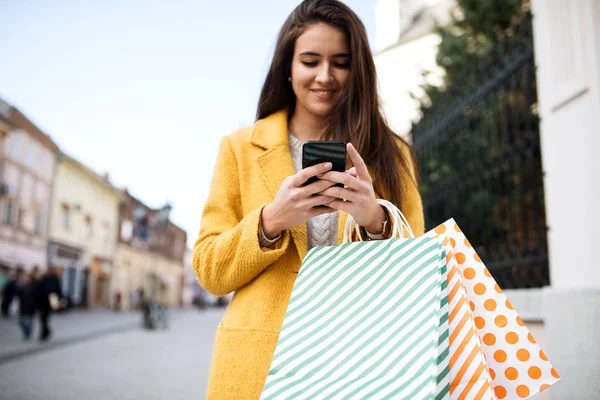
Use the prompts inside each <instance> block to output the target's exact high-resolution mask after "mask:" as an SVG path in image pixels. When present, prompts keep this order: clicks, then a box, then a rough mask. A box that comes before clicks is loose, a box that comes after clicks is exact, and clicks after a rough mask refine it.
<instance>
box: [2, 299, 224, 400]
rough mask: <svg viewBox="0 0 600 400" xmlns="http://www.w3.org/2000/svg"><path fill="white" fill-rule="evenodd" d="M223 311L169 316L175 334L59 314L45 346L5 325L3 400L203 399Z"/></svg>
mask: <svg viewBox="0 0 600 400" xmlns="http://www.w3.org/2000/svg"><path fill="white" fill-rule="evenodd" d="M223 310H224V309H221V308H209V309H207V310H205V311H201V310H199V309H196V308H184V309H175V310H169V327H168V329H167V330H156V331H148V330H143V329H142V328H141V314H140V313H139V312H138V313H134V312H124V313H115V312H109V311H88V312H85V313H84V312H72V313H66V314H63V315H55V316H54V317H53V320H52V325H53V328H54V332H55V335H54V337H53V339H52V340H51V341H50V342H49V343H44V344H39V343H38V342H35V341H34V342H31V343H23V342H22V340H21V336H20V332H19V328H18V326H17V322H16V320H15V319H14V318H13V319H12V320H6V319H2V320H0V377H1V378H0V399H1V400H37V399H40V400H41V399H44V400H71V399H73V400H76V399H77V400H79V399H86V400H88V399H89V400H96V399H98V400H110V399H120V400H121V399H123V400H124V399H201V398H204V392H205V390H206V382H207V378H208V371H209V367H210V360H211V351H212V343H213V338H214V334H215V332H216V328H217V325H218V323H219V320H220V318H221V315H222V312H223ZM36 322H37V321H36ZM38 325H39V324H38Z"/></svg>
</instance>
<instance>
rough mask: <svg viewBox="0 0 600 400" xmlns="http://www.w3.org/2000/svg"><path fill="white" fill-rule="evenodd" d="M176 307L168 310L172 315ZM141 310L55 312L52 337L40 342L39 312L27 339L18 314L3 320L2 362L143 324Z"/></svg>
mask: <svg viewBox="0 0 600 400" xmlns="http://www.w3.org/2000/svg"><path fill="white" fill-rule="evenodd" d="M173 312H175V313H177V310H169V313H170V315H171V316H173ZM141 319H142V316H141V313H140V311H121V312H114V311H110V310H104V309H97V310H94V309H91V310H72V311H67V312H63V313H59V314H53V315H52V317H51V320H50V326H51V328H52V338H51V339H50V340H49V341H48V342H45V343H40V342H39V341H38V340H37V338H38V336H39V329H40V322H39V317H38V316H37V315H36V318H35V322H34V330H33V335H32V339H31V340H30V341H24V340H23V337H22V334H21V330H20V328H19V325H18V317H17V316H14V315H13V316H12V317H11V318H10V319H4V318H2V319H0V363H3V362H6V361H9V360H13V359H16V358H19V357H22V356H24V355H27V354H31V353H35V352H38V351H43V350H47V349H51V348H54V347H57V346H61V345H65V344H67V343H72V342H77V341H80V340H84V339H90V338H94V337H99V336H103V335H106V334H109V333H115V332H120V331H126V330H130V329H134V328H137V327H140V326H141Z"/></svg>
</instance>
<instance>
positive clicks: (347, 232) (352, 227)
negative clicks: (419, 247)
mask: <svg viewBox="0 0 600 400" xmlns="http://www.w3.org/2000/svg"><path fill="white" fill-rule="evenodd" d="M377 203H379V205H380V206H382V207H384V208H385V209H386V210H387V211H388V213H389V215H390V216H391V217H392V220H393V221H392V222H393V224H392V230H391V235H390V236H391V237H399V238H401V239H404V232H405V231H406V232H407V233H408V234H409V235H410V237H411V238H414V237H415V234H414V233H413V231H412V229H411V228H410V224H409V223H408V220H407V219H406V217H405V216H404V214H403V213H402V211H400V209H399V208H398V207H396V206H395V205H394V204H393V203H391V202H389V201H387V200H383V199H377ZM352 231H355V232H356V235H357V236H358V240H360V241H362V240H363V238H362V234H361V233H360V226H359V225H358V224H357V223H356V222H355V221H354V217H352V215H348V219H347V220H346V225H345V226H344V239H343V242H342V243H348V242H351V241H352Z"/></svg>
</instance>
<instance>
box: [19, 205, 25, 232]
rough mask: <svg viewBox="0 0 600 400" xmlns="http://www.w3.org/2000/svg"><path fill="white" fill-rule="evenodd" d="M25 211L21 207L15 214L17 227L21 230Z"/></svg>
mask: <svg viewBox="0 0 600 400" xmlns="http://www.w3.org/2000/svg"><path fill="white" fill-rule="evenodd" d="M26 212H27V211H26V210H25V209H24V208H23V207H19V209H18V212H17V226H18V227H19V228H23V221H24V220H25V213H26Z"/></svg>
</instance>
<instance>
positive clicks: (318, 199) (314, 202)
mask: <svg viewBox="0 0 600 400" xmlns="http://www.w3.org/2000/svg"><path fill="white" fill-rule="evenodd" d="M333 200H337V199H336V198H335V197H331V196H326V195H318V196H312V197H310V198H309V199H308V200H307V201H306V203H305V205H306V207H308V208H312V207H317V206H326V205H327V204H329V203H331V202H332V201H333Z"/></svg>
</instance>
